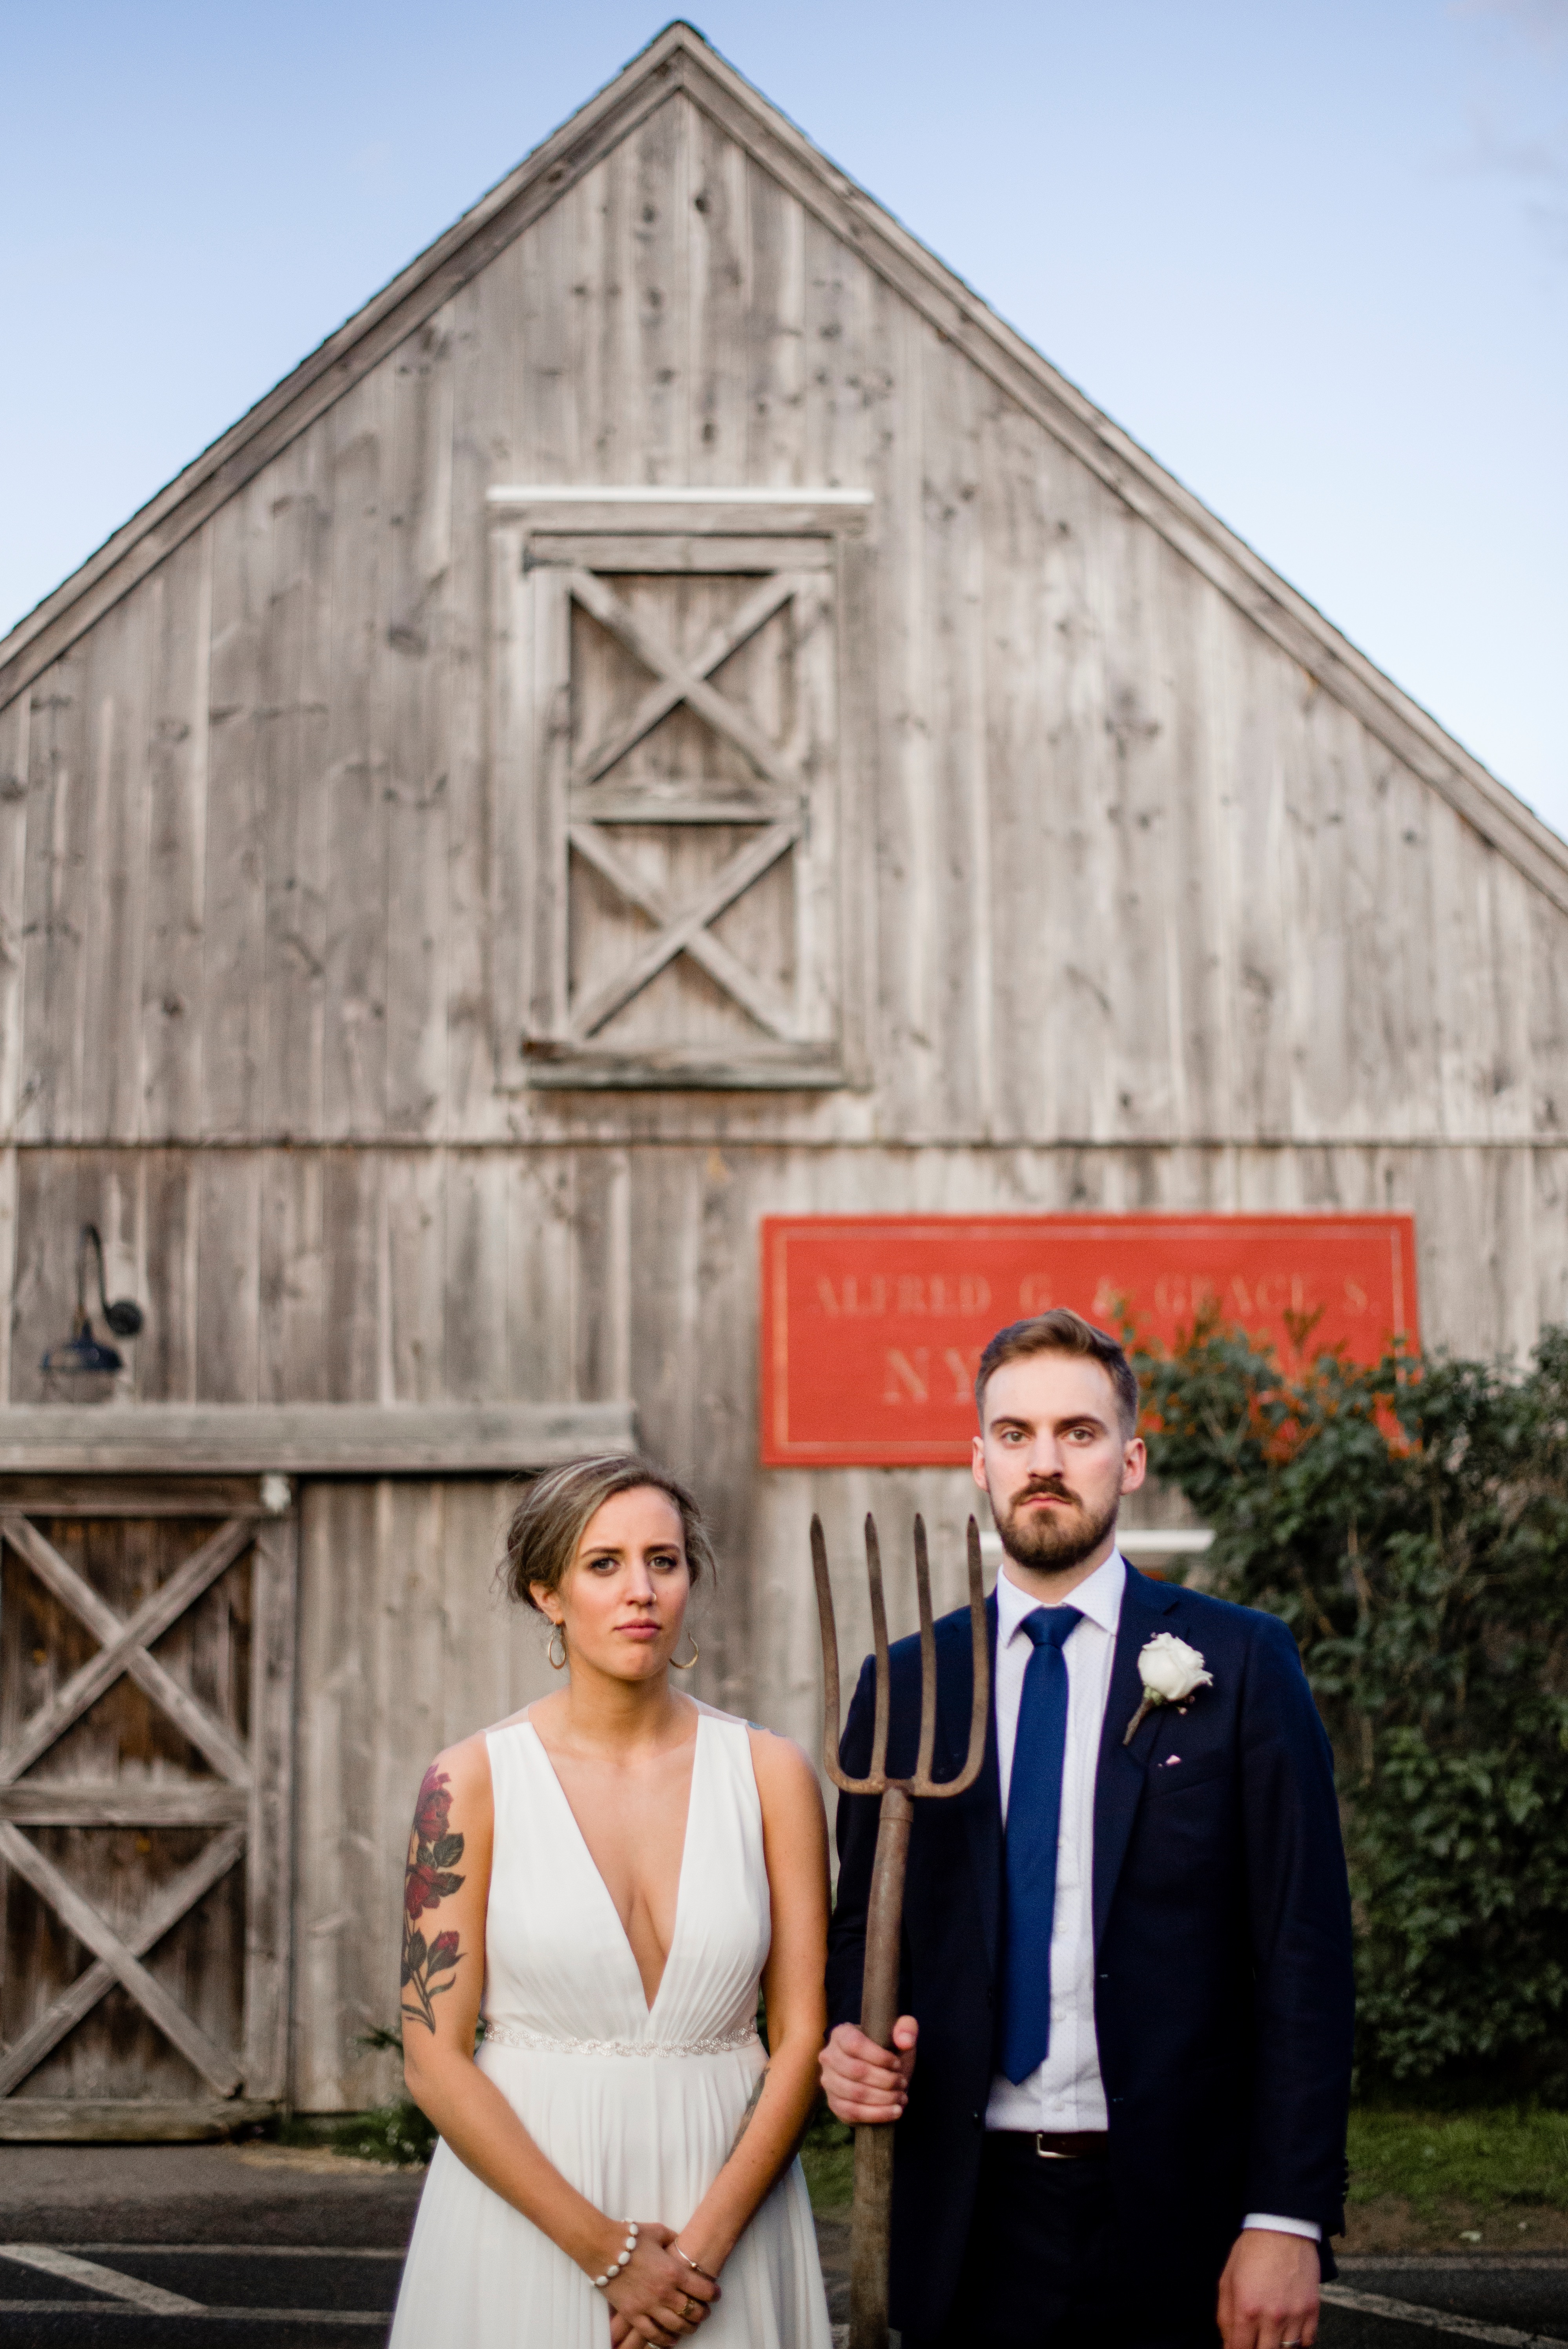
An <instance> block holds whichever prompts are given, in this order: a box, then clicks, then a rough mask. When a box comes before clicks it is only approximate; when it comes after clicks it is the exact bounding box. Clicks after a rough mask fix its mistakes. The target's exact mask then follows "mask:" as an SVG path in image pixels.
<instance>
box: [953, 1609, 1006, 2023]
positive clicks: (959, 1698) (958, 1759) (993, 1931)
mask: <svg viewBox="0 0 1568 2349" xmlns="http://www.w3.org/2000/svg"><path fill="white" fill-rule="evenodd" d="M985 1633H986V1637H987V1639H988V1640H989V1641H990V1643H991V1692H990V1702H989V1703H988V1704H987V1706H986V1709H985V1760H984V1762H982V1764H980V1775H979V1777H978V1778H977V1779H976V1780H975V1785H973V1786H972V1787H971V1788H970V1790H969V1792H968V1794H967V1795H960V1796H959V1797H958V1799H959V1801H960V1803H961V1804H963V1805H964V1806H965V1809H966V1811H967V1813H968V1816H969V1837H968V1843H969V1858H970V1863H971V1865H972V1866H973V1868H974V1870H975V1898H976V1899H977V1901H978V1904H979V1909H980V1925H981V1930H982V1931H983V1933H984V1934H985V1959H986V1963H987V1965H988V1966H989V1968H990V1971H991V1974H992V1977H993V1979H995V1972H996V1944H997V1942H998V1940H1000V1938H1001V1930H1002V1780H1001V1774H1000V1772H999V1770H998V1768H997V1765H996V1594H995V1591H993V1592H992V1594H991V1596H990V1598H989V1599H987V1600H986V1601H985ZM962 1637H963V1666H962V1670H961V1669H960V1665H959V1656H958V1653H957V1651H956V1647H955V1649H954V1655H953V1661H952V1676H951V1682H950V1686H949V1692H948V1693H949V1695H950V1698H951V1702H950V1703H949V1704H948V1705H947V1706H946V1707H944V1711H945V1713H946V1719H947V1736H946V1744H947V1748H948V1754H947V1761H946V1764H945V1766H944V1775H947V1776H952V1777H956V1776H957V1775H958V1773H959V1771H960V1770H961V1769H962V1768H963V1767H964V1757H965V1754H967V1752H968V1750H969V1713H970V1707H971V1704H972V1702H973V1700H974V1692H975V1683H974V1680H973V1678H972V1665H971V1653H970V1646H969V1626H968V1623H967V1622H965V1624H964V1625H963V1630H962Z"/></svg>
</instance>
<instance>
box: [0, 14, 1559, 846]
mask: <svg viewBox="0 0 1568 2349" xmlns="http://www.w3.org/2000/svg"><path fill="white" fill-rule="evenodd" d="M694 13H695V16H696V22H697V23H698V24H699V25H700V26H701V27H702V29H703V30H704V32H706V33H707V36H708V37H709V38H710V39H711V40H712V41H713V42H714V43H715V44H716V45H717V47H719V48H720V49H722V50H723V52H724V53H725V55H726V56H727V57H729V58H730V59H731V61H732V62H733V63H734V64H735V65H736V66H738V67H739V68H740V70H741V71H742V72H743V73H745V74H746V75H748V77H749V78H750V79H752V80H753V81H754V82H756V83H758V85H759V86H760V88H762V89H763V90H765V91H766V92H767V93H768V95H769V97H770V98H773V99H774V100H775V101H776V102H777V103H778V104H779V105H780V106H782V107H783V108H784V109H785V110H786V112H787V113H789V115H791V116H792V117H793V118H794V119H795V120H796V121H797V122H799V124H800V125H801V127H802V128H803V129H805V130H806V131H808V132H809V133H810V136H811V137H812V138H813V139H815V140H817V142H818V144H819V145H820V146H822V147H824V148H825V149H826V150H827V151H828V152H829V154H830V155H831V156H832V157H833V158H834V159H835V160H836V161H838V162H839V163H841V165H843V167H844V168H845V169H846V170H847V171H851V173H852V174H853V175H854V176H855V177H856V178H857V179H858V180H860V181H861V182H862V183H863V184H864V185H865V186H866V187H868V188H869V189H870V190H871V191H872V193H873V194H874V195H876V196H878V197H879V198H881V200H882V202H884V203H886V204H888V205H889V206H891V208H892V210H893V211H894V212H897V213H898V214H899V216H900V217H901V219H903V221H904V222H906V223H907V224H908V226H909V227H910V228H912V229H913V231H914V232H915V233H917V234H918V235H919V236H921V237H923V239H924V240H925V242H926V243H928V244H930V245H932V246H934V248H935V250H936V251H937V252H938V253H939V254H941V255H942V257H943V258H944V260H945V261H947V262H948V263H949V264H951V265H952V266H953V267H954V268H955V269H957V270H958V271H959V272H960V273H961V274H963V275H964V276H965V277H966V278H967V279H968V280H969V282H970V283H971V284H972V285H975V287H977V289H978V290H979V291H980V292H981V293H982V294H983V295H985V297H986V299H987V300H988V301H990V302H991V303H993V304H994V305H995V307H996V308H997V309H998V310H1000V311H1001V313H1002V314H1003V316H1005V317H1006V318H1008V319H1009V320H1011V322H1012V323H1013V324H1014V325H1015V326H1017V327H1019V328H1020V329H1021V330H1022V332H1023V333H1024V334H1026V336H1028V337H1029V338H1030V340H1031V341H1033V342H1034V343H1036V344H1037V346H1038V347H1039V348H1040V349H1041V350H1043V351H1044V352H1045V353H1046V354H1047V357H1049V358H1050V359H1052V360H1053V361H1054V362H1055V364H1056V365H1057V367H1061V368H1062V369H1063V370H1064V371H1065V372H1066V373H1067V374H1068V375H1069V376H1070V377H1072V378H1074V380H1075V381H1076V382H1078V384H1080V385H1081V386H1082V387H1083V388H1084V389H1085V390H1086V391H1087V392H1088V394H1089V396H1090V397H1091V398H1093V399H1095V400H1097V401H1098V402H1099V405H1100V406H1101V407H1103V408H1104V409H1107V410H1109V413H1110V414H1111V415H1112V416H1113V417H1115V418H1116V419H1117V420H1118V422H1119V423H1120V424H1121V425H1123V426H1124V427H1125V428H1126V429H1128V430H1129V431H1130V432H1132V433H1133V434H1134V435H1136V437H1137V438H1138V439H1139V440H1141V441H1142V442H1143V443H1144V444H1145V445H1146V446H1147V447H1148V448H1150V450H1153V452H1154V454H1155V455H1156V456H1157V457H1159V458H1160V459H1161V461H1162V462H1163V463H1165V464H1166V465H1168V466H1170V467H1171V470H1172V471H1174V472H1176V473H1177V474H1179V475H1180V476H1181V479H1182V480H1183V481H1186V482H1187V483H1189V485H1190V486H1191V488H1192V489H1194V490H1195V491H1196V492H1198V494H1199V495H1200V496H1201V497H1202V498H1203V499H1205V500H1206V501H1207V502H1208V503H1209V504H1210V505H1211V506H1212V507H1213V508H1214V510H1215V511H1216V512H1218V513H1220V514H1221V515H1222V517H1223V518H1224V520H1225V521H1226V522H1227V523H1230V524H1231V525H1232V527H1233V528H1234V529H1236V530H1238V531H1240V532H1241V533H1242V534H1243V536H1244V537H1245V538H1247V539H1249V540H1250V541H1251V542H1252V543H1253V545H1254V546H1256V547H1257V548H1258V549H1259V550H1260V552H1261V553H1262V554H1264V556H1265V557H1266V558H1267V560H1268V561H1269V562H1270V563H1272V564H1274V566H1275V568H1276V569H1278V570H1279V571H1281V572H1283V573H1284V576H1285V577H1286V578H1287V579H1289V580H1291V581H1292V582H1293V583H1294V585H1295V586H1297V587H1299V588H1300V589H1301V590H1302V591H1303V593H1304V594H1305V595H1309V596H1311V597H1312V599H1313V600H1314V601H1315V603H1316V604H1318V605H1320V606H1321V607H1322V608H1323V610H1324V611H1326V613H1327V614H1328V615H1329V616H1330V618H1332V619H1333V620H1334V621H1336V623H1337V624H1338V625H1339V626H1341V627H1343V628H1344V629H1346V631H1347V633H1348V634H1349V635H1350V636H1352V637H1353V638H1355V640H1356V641H1357V643H1358V644H1359V645H1360V646H1361V647H1363V648H1364V649H1365V650H1366V651H1367V653H1368V654H1369V655H1370V656H1371V657H1372V658H1373V659H1374V660H1376V661H1377V662H1378V663H1379V664H1380V665H1381V666H1382V667H1384V668H1386V669H1387V671H1388V672H1389V673H1390V675H1392V676H1393V677H1394V678H1397V679H1398V682H1399V683H1400V684H1401V685H1402V686H1404V687H1405V688H1407V690H1408V691H1409V692H1411V693H1413V694H1414V695H1415V696H1416V697H1417V698H1418V699H1419V700H1421V701H1422V702H1424V703H1425V704H1426V705H1427V707H1428V708H1429V709H1431V710H1432V711H1433V712H1434V713H1435V714H1436V715H1437V717H1438V718H1439V719H1441V720H1442V722H1443V723H1444V724H1445V725H1446V726H1448V727H1449V729H1450V730H1452V731H1453V732H1454V733H1455V734H1457V735H1458V736H1459V737H1460V740H1462V741H1464V742H1465V743H1466V744H1468V745H1469V747H1470V749H1471V750H1473V751H1475V752H1476V754H1477V755H1478V756H1479V757H1480V758H1481V759H1483V760H1484V761H1486V763H1487V764H1488V765H1489V766H1490V767H1491V768H1492V770H1493V771H1494V772H1495V773H1497V774H1499V775H1501V777H1502V778H1503V780H1504V781H1507V782H1509V783H1511V784H1512V786H1513V787H1514V789H1515V790H1517V791H1519V792H1522V794H1523V795H1524V796H1525V797H1526V798H1527V799H1529V800H1530V801H1531V802H1532V803H1533V804H1534V805H1535V806H1536V808H1537V809H1539V811H1540V812H1542V814H1543V815H1545V816H1546V817H1547V819H1548V820H1549V821H1550V822H1552V823H1554V824H1555V825H1556V826H1557V827H1558V829H1559V830H1560V831H1563V832H1564V833H1568V594H1565V590H1564V572H1565V567H1568V434H1565V431H1564V421H1565V408H1568V0H1288V5H1282V4H1281V0H1093V5H1084V0H967V5H965V6H964V7H962V8H954V7H953V6H951V5H943V6H940V7H939V6H936V5H927V0H794V5H790V6H788V7H781V6H779V5H776V0H774V5H762V4H761V0H701V5H694ZM663 21H664V16H663V13H662V11H661V9H660V7H659V6H658V5H657V0H649V5H630V0H577V5H575V6H571V7H567V6H562V5H552V6H550V7H548V8H546V7H542V6H540V5H535V0H514V5H510V6H501V5H496V0H443V5H441V6H440V7H439V8H430V7H428V5H427V6H419V7H416V6H413V5H408V0H377V5H374V6H372V5H369V0H309V5H305V0H273V5H266V6H260V5H245V4H244V0H223V5H217V6H214V5H212V0H204V5H191V0H138V5H131V0H119V5H84V0H50V5H48V6H46V7H45V6H40V5H37V0H0V43H3V46H0V56H3V57H4V58H5V67H4V75H3V82H0V87H3V88H4V92H5V108H4V120H5V128H4V131H3V133H0V288H3V294H0V301H3V308H0V318H3V319H4V325H5V332H4V340H3V345H0V347H3V349H4V364H3V365H0V628H3V627H5V626H9V625H10V624H11V623H12V622H13V621H14V620H15V619H16V618H18V617H20V616H21V615H22V613H23V612H25V611H26V609H27V608H28V607H29V606H30V605H32V604H34V603H35V602H36V600H37V599H38V598H39V597H40V596H42V595H46V594H47V593H48V591H49V590H50V589H51V588H52V587H53V586H54V585H56V584H57V582H58V581H59V580H60V579H61V578H62V577H64V576H65V575H66V574H67V573H68V572H69V571H70V570H71V569H72V568H73V567H74V566H75V565H76V564H77V563H79V562H80V561H81V560H82V558H83V557H84V556H85V555H87V554H88V553H89V552H90V551H91V549H92V548H93V547H94V546H95V545H96V544H97V543H98V542H99V541H100V540H102V539H103V538H104V537H106V536H107V535H108V533H109V532H110V531H111V530H113V529H114V528H115V527H116V526H117V525H118V524H119V523H121V522H122V521H123V520H124V519H125V518H126V516H127V515H128V514H129V513H130V512H132V511H133V510H134V509H135V508H136V507H137V506H138V505H139V504H140V503H141V502H143V500H145V499H146V498H148V497H150V495H151V494H152V493H153V492H155V491H156V490H157V489H158V488H159V487H160V484H161V483H162V482H163V481H166V480H167V479H168V478H169V477H170V475H171V474H172V473H174V472H176V471H178V470H179V469H180V467H181V465H182V464H184V463H186V462H187V461H188V460H190V459H191V457H192V456H194V455H195V454H196V452H197V451H198V450H200V449H201V447H202V445H203V444H204V443H205V442H206V441H208V440H211V439H212V438H213V437H214V435H216V434H217V433H219V432H221V431H222V429H224V428H225V426H227V425H228V424H230V423H231V422H232V420H233V419H234V418H235V417H236V416H238V415H239V414H240V412H241V411H242V409H245V408H246V407H248V406H249V405H250V404H251V402H252V401H253V399H255V398H258V397H259V396H260V395H261V393H263V391H264V390H265V389H266V388H268V386H269V385H270V384H271V383H273V381H274V380H275V379H276V378H278V377H279V376H280V375H282V374H284V372H285V371H286V370H287V369H288V368H289V367H291V366H292V365H293V364H294V361H295V360H297V359H298V358H299V357H302V356H303V355H304V352H305V351H307V350H308V349H309V348H310V347H312V346H313V345H314V344H315V343H316V342H318V341H319V340H320V339H321V337H322V336H323V335H325V334H326V333H329V332H330V331H331V329H332V328H333V327H334V326H336V325H337V324H338V322H339V321H340V320H341V319H342V318H343V317H344V316H346V315H347V313H349V312H350V311H352V310H354V309H356V308H357V307H358V305H360V303H362V302H363V301H364V300H365V299H366V297H367V296H368V295H370V294H371V293H372V292H374V291H375V289H376V288H377V286H378V285H381V284H382V283H383V282H384V281H385V280H386V279H387V277H389V276H390V275H392V274H393V273H394V272H395V271H396V270H397V268H399V267H400V266H401V264H403V263H404V262H406V261H407V260H408V259H409V258H410V257H411V256H412V255H413V254H415V253H416V252H418V250H419V248H420V247H421V246H423V245H425V244H426V243H428V242H429V241H430V239H431V238H433V237H434V236H436V235H437V234H438V233H439V232H440V230H442V229H443V228H444V227H445V226H446V225H447V224H448V222H449V221H451V220H452V219H453V218H454V217H455V216H456V214H457V213H458V212H460V211H462V210H463V209H464V208H465V207H466V206H467V205H468V204H469V203H470V202H472V201H473V200H474V198H475V197H476V196H478V195H479V194H480V192H481V191H483V190H484V189H485V188H486V187H487V186H489V185H490V182H491V181H494V180H496V179H498V178H500V176H501V174H502V173H503V172H504V171H507V170H509V169H510V168H511V165H512V164H513V163H514V162H516V161H517V160H519V158H520V157H521V156H522V155H523V154H524V153H525V152H526V151H527V150H528V149H529V148H530V147H531V146H533V145H535V144H536V143H537V142H538V141H539V140H541V139H542V137H544V136H545V134H546V133H547V132H548V131H550V130H551V129H552V128H553V127H554V126H555V124H556V123H558V122H559V121H561V120H562V119H563V117H565V116H566V115H567V114H569V113H571V112H572V110H573V108H575V107H576V106H577V105H579V104H580V103H581V102H582V100H583V98H586V97H588V95H589V94H590V93H591V92H592V91H593V89H595V88H598V87H599V85H600V84H601V83H603V81H605V80H607V79H608V78H609V77H610V76H611V75H612V74H613V73H614V71H615V70H616V69H617V68H618V67H619V66H620V65H621V64H622V63H623V62H624V60H625V59H626V58H627V57H630V56H631V55H632V54H633V52H634V51H635V50H636V49H638V48H640V47H642V46H643V45H644V43H645V41H646V40H648V39H649V38H650V37H651V36H652V35H653V34H654V33H655V31H656V30H657V29H658V27H659V26H660V24H661V23H662V22H663Z"/></svg>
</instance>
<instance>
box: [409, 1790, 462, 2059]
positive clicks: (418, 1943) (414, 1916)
mask: <svg viewBox="0 0 1568 2349" xmlns="http://www.w3.org/2000/svg"><path fill="white" fill-rule="evenodd" d="M451 1809H452V1797H451V1795H450V1794H449V1791H448V1782H447V1774H446V1772H445V1771H444V1770H438V1769H437V1768H436V1767H435V1765H434V1764H431V1766H430V1768H429V1769H428V1770H427V1771H426V1773H425V1783H424V1785H422V1786H421V1787H420V1789H419V1800H418V1805H417V1806H416V1807H415V1811H414V1832H413V1835H412V1836H411V1837H410V1838H409V1843H410V1846H411V1848H410V1851H409V1855H408V1868H407V1874H406V1876H405V1877H404V1879H403V1989H404V1992H405V1993H410V1992H411V1993H412V1996H413V2000H414V2003H413V2005H411V2006H410V2004H409V2003H408V1997H407V1995H405V1997H404V2000H403V2014H404V2019H405V2020H406V2021H407V2022H409V2023H423V2024H424V2026H425V2028H426V2030H427V2031H429V2032H432V2033H433V2032H434V2030H435V2028H436V2017H435V2012H434V2009H433V2008H432V2006H431V2004H430V2002H431V2000H432V1999H435V1998H438V1997H439V1996H440V1994H441V1992H443V1991H444V1990H450V1989H451V1987H452V1976H453V1972H454V1971H455V1969H456V1967H457V1964H458V1960H459V1954H460V1953H459V1949H458V1936H457V1934H456V1933H438V1934H437V1935H436V1938H435V1940H433V1941H427V1940H426V1939H425V1936H424V1934H423V1933H422V1932H421V1931H420V1930H419V1919H420V1918H421V1917H422V1916H423V1915H424V1912H425V1910H426V1909H434V1908H436V1907H438V1904H439V1903H440V1902H441V1901H443V1900H444V1899H446V1897H447V1895H448V1893H449V1892H456V1891H457V1890H458V1889H459V1886H460V1885H461V1883H462V1881H463V1879H462V1878H461V1877H460V1876H454V1875H453V1874H452V1870H453V1868H455V1867H456V1866H457V1864H458V1862H459V1859H461V1857H462V1856H463V1839H462V1837H461V1836H460V1835H452V1834H451V1833H450V1832H449V1826H448V1821H449V1818H450V1816H451ZM441 1974H444V1975H445V1976H446V1977H447V1979H446V1980H445V1982H440V1981H438V1979H437V1977H438V1975H441Z"/></svg>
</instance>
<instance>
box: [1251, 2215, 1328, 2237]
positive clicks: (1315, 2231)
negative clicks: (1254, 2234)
mask: <svg viewBox="0 0 1568 2349" xmlns="http://www.w3.org/2000/svg"><path fill="white" fill-rule="evenodd" d="M1249 2227H1262V2228H1263V2229H1264V2231H1265V2232H1266V2233H1268V2234H1271V2235H1303V2236H1305V2239H1306V2240H1307V2241H1308V2242H1309V2243H1321V2242H1322V2240H1323V2230H1322V2228H1321V2227H1320V2226H1318V2225H1317V2224H1316V2222H1315V2220H1311V2219H1276V2218H1275V2217H1274V2213H1273V2212H1272V2211H1270V2210H1249V2211H1248V2212H1247V2215H1246V2217H1245V2218H1244V2219H1243V2220H1242V2232H1243V2235H1244V2234H1245V2233H1246V2231H1247V2229H1248V2228H1249Z"/></svg>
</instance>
